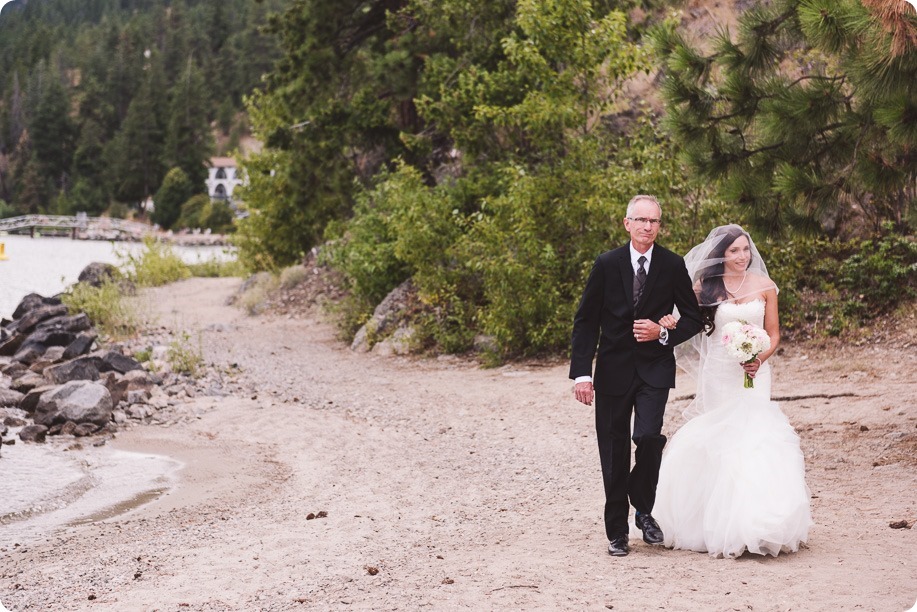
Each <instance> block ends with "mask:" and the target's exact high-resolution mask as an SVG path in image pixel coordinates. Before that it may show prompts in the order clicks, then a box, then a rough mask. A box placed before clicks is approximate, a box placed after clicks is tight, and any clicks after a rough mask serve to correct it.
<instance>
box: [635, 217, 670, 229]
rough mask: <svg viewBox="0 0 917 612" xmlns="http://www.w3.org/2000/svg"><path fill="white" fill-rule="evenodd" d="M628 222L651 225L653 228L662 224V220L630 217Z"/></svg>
mask: <svg viewBox="0 0 917 612" xmlns="http://www.w3.org/2000/svg"><path fill="white" fill-rule="evenodd" d="M628 220H630V221H633V222H634V223H638V224H640V225H646V224H647V223H649V224H650V225H652V226H654V227H655V226H657V225H659V224H660V223H662V219H647V218H646V217H628Z"/></svg>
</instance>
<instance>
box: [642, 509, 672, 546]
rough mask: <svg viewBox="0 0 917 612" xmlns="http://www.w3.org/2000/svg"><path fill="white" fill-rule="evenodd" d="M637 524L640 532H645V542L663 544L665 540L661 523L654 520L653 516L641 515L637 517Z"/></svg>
mask: <svg viewBox="0 0 917 612" xmlns="http://www.w3.org/2000/svg"><path fill="white" fill-rule="evenodd" d="M635 522H636V523H637V527H638V528H639V529H640V531H642V532H643V541H644V542H646V543H647V544H662V541H663V540H664V539H665V538H664V536H663V535H662V529H660V528H659V523H657V522H656V519H654V518H653V515H652V514H641V515H639V516H637V517H636V519H635Z"/></svg>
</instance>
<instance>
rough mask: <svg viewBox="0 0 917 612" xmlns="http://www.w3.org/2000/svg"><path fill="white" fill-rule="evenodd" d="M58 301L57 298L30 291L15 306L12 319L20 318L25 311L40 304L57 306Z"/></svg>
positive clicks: (33, 308)
mask: <svg viewBox="0 0 917 612" xmlns="http://www.w3.org/2000/svg"><path fill="white" fill-rule="evenodd" d="M60 303H61V301H60V300H59V299H58V298H53V297H43V296H41V295H38V294H37V293H30V294H28V295H27V296H25V297H24V298H22V300H20V302H19V305H18V306H16V310H14V311H13V319H14V320H15V319H21V318H22V316H23V315H24V314H25V313H27V312H29V311H30V310H35V309H36V308H39V307H40V306H57V305H58V304H60Z"/></svg>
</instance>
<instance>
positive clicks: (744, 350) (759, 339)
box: [722, 321, 771, 389]
mask: <svg viewBox="0 0 917 612" xmlns="http://www.w3.org/2000/svg"><path fill="white" fill-rule="evenodd" d="M722 342H723V346H724V347H726V352H727V353H729V354H730V355H732V356H733V357H735V358H736V359H738V360H739V362H741V363H751V362H752V361H754V360H755V358H756V357H757V356H758V355H760V354H761V353H763V352H764V351H766V350H767V349H769V348H770V347H771V339H770V336H768V335H767V332H766V331H764V330H763V329H761V328H760V327H758V326H757V325H752V324H750V323H747V322H745V321H730V322H729V323H727V324H726V325H724V326H723V336H722ZM754 386H755V381H754V379H753V378H752V377H751V376H749V375H748V372H746V373H745V388H746V389H752V388H754Z"/></svg>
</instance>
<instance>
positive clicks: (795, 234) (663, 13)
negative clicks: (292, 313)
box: [239, 0, 917, 355]
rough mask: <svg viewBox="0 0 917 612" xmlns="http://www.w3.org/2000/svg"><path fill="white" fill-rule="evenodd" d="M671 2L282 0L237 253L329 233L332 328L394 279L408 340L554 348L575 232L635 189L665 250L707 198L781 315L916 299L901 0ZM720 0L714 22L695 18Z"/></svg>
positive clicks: (910, 106) (607, 227) (593, 228)
mask: <svg viewBox="0 0 917 612" xmlns="http://www.w3.org/2000/svg"><path fill="white" fill-rule="evenodd" d="M723 4H725V5H726V6H725V7H723V6H721V5H723ZM717 7H719V8H717ZM678 8H679V9H680V10H678V11H676V10H672V7H671V5H670V4H669V3H663V2H654V1H652V0H647V1H643V2H641V1H638V0H631V1H623V2H613V1H611V2H606V1H594V2H590V1H588V0H555V1H552V2H546V1H544V0H518V1H511V0H502V1H498V2H488V3H468V2H467V1H466V0H441V1H439V2H435V3H433V2H429V1H427V0H379V1H375V2H373V1H369V2H363V1H356V0H353V1H344V2H334V3H331V2H327V1H324V0H296V1H295V2H293V3H291V5H290V6H289V7H288V8H287V9H286V11H285V12H284V13H283V15H282V16H281V17H280V18H278V19H277V20H276V22H275V24H274V27H273V31H274V32H275V34H276V35H277V37H278V40H279V44H280V46H281V52H282V56H281V59H280V61H279V62H278V63H277V65H276V67H275V68H274V69H273V70H272V71H271V72H270V74H269V75H268V78H267V79H266V81H265V84H264V87H263V88H261V89H259V90H258V91H257V92H256V93H255V95H254V96H253V97H252V99H251V103H250V113H251V117H252V124H253V128H254V130H255V134H256V135H257V136H258V137H259V138H260V139H262V140H263V141H264V142H265V143H266V148H265V149H264V150H263V151H262V152H261V153H260V154H259V155H256V156H254V157H252V158H250V159H249V160H248V161H247V162H246V168H247V169H248V175H249V177H250V180H251V183H250V185H249V187H248V188H247V189H246V190H245V198H246V202H247V205H248V206H249V209H250V210H251V212H252V214H251V216H250V217H249V218H248V219H246V220H245V221H244V223H243V224H242V226H241V228H240V236H239V244H240V246H241V249H242V251H241V252H242V256H243V259H244V260H245V262H246V263H247V265H249V267H251V268H256V269H257V268H267V269H277V268H281V267H283V266H287V265H290V264H292V263H295V262H297V261H299V260H300V259H301V258H302V257H303V255H304V254H305V253H307V252H308V251H309V249H311V248H313V247H316V246H319V245H324V246H322V251H321V257H322V261H325V262H326V263H328V264H330V265H331V266H332V267H334V268H335V269H336V270H338V272H340V274H341V275H342V277H343V279H344V283H345V285H346V286H347V288H348V289H349V293H348V295H349V297H348V301H347V302H346V303H345V304H343V305H339V308H338V310H339V315H340V321H341V325H342V330H343V333H344V335H345V337H346V336H349V335H352V334H353V333H354V332H355V331H356V329H357V328H358V327H359V326H360V325H362V323H364V322H365V321H366V320H367V319H368V318H369V316H370V315H371V314H372V311H373V309H374V308H375V306H376V305H377V304H378V303H379V302H380V301H381V300H382V299H383V297H385V296H386V295H387V294H388V293H389V292H390V291H391V290H392V289H393V288H395V287H397V286H399V285H400V284H402V283H403V282H405V281H406V280H407V279H411V280H412V287H413V288H414V292H415V293H416V295H415V297H416V300H415V302H414V306H413V313H412V314H411V318H412V319H413V325H414V327H415V329H416V330H419V333H418V334H417V335H416V336H415V338H417V343H418V344H419V345H420V346H421V347H435V349H436V350H446V351H463V350H466V349H468V348H469V347H471V345H472V343H473V341H474V338H475V337H476V336H479V335H484V336H487V337H490V338H491V339H492V341H493V344H494V345H495V346H497V347H498V349H497V353H498V354H499V355H519V354H530V353H533V352H539V351H557V350H564V348H565V347H566V345H567V342H568V334H569V325H570V321H571V320H572V315H573V311H574V309H575V307H576V303H577V300H578V298H579V292H580V290H581V288H582V286H583V282H584V280H585V276H586V274H587V273H588V270H589V269H590V266H591V264H592V261H593V259H594V257H595V256H596V255H597V254H598V253H600V252H602V251H603V250H605V249H607V248H609V247H610V246H613V245H617V244H622V243H623V242H624V240H625V234H624V230H623V227H621V223H620V219H621V218H623V216H624V207H625V204H626V202H627V201H628V200H629V199H630V197H631V196H632V195H633V194H635V193H652V194H655V195H656V196H658V197H659V198H660V200H661V201H662V202H664V203H665V210H664V223H665V226H664V228H663V232H662V235H661V241H662V242H663V243H664V244H665V245H666V246H668V247H670V248H673V249H674V250H676V251H681V252H685V251H686V250H687V248H688V247H689V246H691V245H692V244H694V243H696V242H698V241H699V240H701V239H702V238H703V237H704V236H705V235H706V233H707V231H709V229H710V228H712V227H713V226H715V225H718V224H722V223H727V222H738V223H742V224H743V225H746V226H747V227H748V228H749V229H750V230H751V231H753V232H754V233H755V237H756V240H757V242H758V243H759V244H760V245H762V247H763V248H764V249H765V251H766V255H767V257H768V261H769V262H771V264H772V273H773V274H774V275H775V276H776V277H777V278H778V281H779V283H780V285H781V287H782V288H783V292H782V294H781V300H782V303H783V305H784V308H783V310H782V312H783V313H784V314H783V318H784V321H783V323H784V327H785V329H788V330H793V329H794V328H795V329H798V328H803V327H806V326H811V324H812V322H813V321H814V322H816V326H817V325H818V322H820V323H821V330H822V332H823V333H824V332H827V333H829V334H832V335H838V334H841V333H844V332H845V331H849V330H854V329H856V328H857V327H858V326H859V325H860V324H861V323H862V322H863V321H865V320H868V319H869V318H871V317H875V316H877V315H879V314H883V313H889V312H892V311H893V310H894V308H895V307H896V305H897V304H899V303H900V302H901V301H902V300H904V301H907V300H908V299H910V298H913V296H914V295H915V293H917V287H915V284H917V265H915V261H917V245H915V242H914V240H913V235H912V228H913V226H914V221H915V216H914V215H915V210H914V206H913V203H914V200H915V196H917V155H915V149H914V143H915V142H917V18H915V16H914V15H912V14H908V13H905V12H904V11H905V10H910V9H909V8H907V5H906V4H905V3H901V2H895V1H893V0H863V2H859V1H854V0H841V1H835V0H773V1H770V2H758V3H748V2H740V1H735V2H727V3H712V2H710V3H706V2H700V1H695V2H687V3H684V4H681V5H680V6H679V7H678ZM724 8H725V9H727V10H725V11H724ZM714 11H717V12H718V14H720V15H722V14H724V12H725V13H726V14H727V16H728V17H729V18H730V20H731V21H732V22H733V28H732V30H731V31H730V30H729V29H727V28H726V27H725V24H720V27H719V28H718V29H714V30H713V32H712V33H710V34H708V35H706V36H704V35H703V32H701V31H699V29H698V28H696V22H697V21H698V20H699V19H700V18H701V17H702V16H704V15H705V14H713V12H714ZM708 31H709V29H708Z"/></svg>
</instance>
